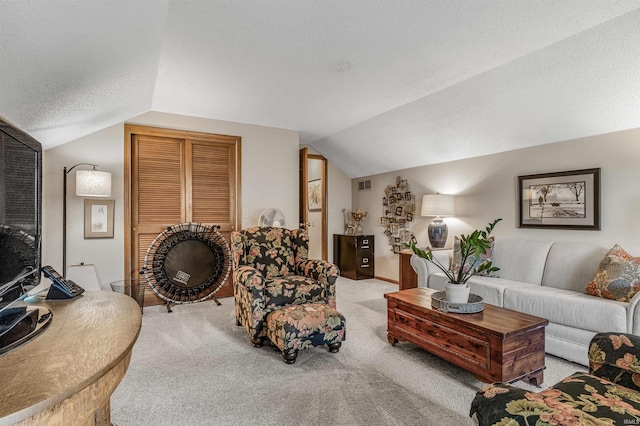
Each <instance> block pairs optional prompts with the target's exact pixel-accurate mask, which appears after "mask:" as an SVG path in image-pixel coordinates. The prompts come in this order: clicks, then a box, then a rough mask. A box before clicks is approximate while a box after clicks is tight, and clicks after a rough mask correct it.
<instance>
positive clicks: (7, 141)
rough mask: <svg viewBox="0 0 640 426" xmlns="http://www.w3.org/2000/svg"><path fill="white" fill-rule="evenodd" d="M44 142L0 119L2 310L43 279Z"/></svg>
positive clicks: (0, 305) (0, 299)
mask: <svg viewBox="0 0 640 426" xmlns="http://www.w3.org/2000/svg"><path fill="white" fill-rule="evenodd" d="M41 233H42V145H41V144H40V142H38V141H37V140H35V139H33V138H32V137H31V136H29V135H28V134H26V133H25V132H22V131H20V130H19V129H17V128H15V127H13V126H12V125H10V124H9V123H7V122H5V121H3V120H0V309H1V308H2V307H3V306H6V305H7V304H8V303H11V302H12V301H14V300H15V299H17V298H19V297H20V296H22V295H23V294H24V293H25V292H26V291H28V290H30V289H31V288H33V287H35V286H36V285H38V283H39V282H40V266H41Z"/></svg>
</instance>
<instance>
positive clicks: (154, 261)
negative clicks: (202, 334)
mask: <svg viewBox="0 0 640 426" xmlns="http://www.w3.org/2000/svg"><path fill="white" fill-rule="evenodd" d="M219 228H220V227H219V226H217V225H201V224H199V223H181V224H178V225H174V226H171V227H169V228H167V229H166V230H165V231H163V232H162V233H160V234H159V235H158V236H157V237H156V238H155V239H154V240H153V242H152V243H151V245H150V246H149V248H148V249H147V254H146V255H145V257H144V265H143V272H144V275H145V277H146V278H147V282H148V283H149V287H151V289H152V290H153V292H154V293H155V294H157V295H158V297H160V298H161V299H163V300H166V301H167V302H170V303H193V302H200V301H203V300H206V299H209V298H211V297H213V295H214V294H215V293H216V292H217V291H218V290H219V289H220V287H222V285H223V284H224V283H225V281H226V280H227V278H228V277H229V273H230V272H231V250H230V249H229V244H228V243H227V241H226V240H225V239H224V237H223V236H222V235H221V234H220V232H218V229H219Z"/></svg>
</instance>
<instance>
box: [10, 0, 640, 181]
mask: <svg viewBox="0 0 640 426" xmlns="http://www.w3.org/2000/svg"><path fill="white" fill-rule="evenodd" d="M639 9H640V0H635V1H624V0H611V1H607V0H565V1H561V2H560V1H557V0H529V1H526V0H520V1H513V0H493V1H488V0H439V1H427V0H416V1H409V0H406V1H396V0H386V1H385V0H380V1H373V0H367V1H358V0H349V1H345V0H287V1H285V0H281V1H278V0H274V1H261V0H252V1H249V0H228V1H215V0H214V1H197V0H183V1H158V0H153V1H143V0H137V1H97V0H84V1H82V0H79V1H67V0H65V1H61V0H46V1H44V0H40V1H39V0H30V1H26V0H25V1H3V2H0V117H4V118H5V119H6V120H8V121H10V122H12V123H14V124H15V125H17V126H19V127H21V128H23V129H24V130H26V131H28V132H29V133H31V134H32V135H33V136H34V137H35V138H37V139H38V140H40V141H41V142H43V145H44V146H45V148H50V147H53V146H56V145H59V144H62V143H66V142H68V141H71V140H74V139H76V138H78V137H81V136H84V135H87V134H90V133H92V132H94V131H97V130H100V129H102V128H104V127H107V126H110V125H113V124H116V123H118V122H121V121H124V120H127V119H129V118H132V117H134V116H136V115H138V114H141V113H144V112H146V111H150V110H155V111H164V112H170V113H176V114H185V115H193V116H198V117H207V118H214V119H220V120H230V121H237V122H243V123H251V124H258V125H265V126H272V127H281V128H287V129H293V130H298V131H299V132H300V140H301V143H307V144H310V145H311V146H313V147H314V148H315V149H316V150H317V151H319V152H321V153H322V154H323V155H325V156H326V157H327V158H328V159H329V160H330V161H332V162H333V163H334V164H335V165H336V166H338V167H339V168H341V169H342V170H343V171H345V172H346V173H347V174H348V175H349V176H351V177H360V176H366V175H371V174H376V173H381V172H386V171H392V170H399V169H403V168H407V167H413V166H419V165H424V164H431V163H437V162H443V161H450V160H455V159H459V158H467V157H471V156H477V155H484V154H489V153H494V152H500V151H505V150H510V149H517V148H520V147H525V146H532V145H536V144H542V143H549V142H555V141H559V140H564V139H571V138H577V137H581V136H587V135H593V134H601V133H606V132H611V131H616V130H623V129H629V128H636V127H640V10H639Z"/></svg>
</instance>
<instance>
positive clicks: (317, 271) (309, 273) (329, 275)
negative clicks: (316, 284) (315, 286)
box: [296, 259, 340, 308]
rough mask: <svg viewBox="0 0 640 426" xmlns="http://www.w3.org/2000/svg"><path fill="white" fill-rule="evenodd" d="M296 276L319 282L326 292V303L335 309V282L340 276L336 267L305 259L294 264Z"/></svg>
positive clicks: (321, 261) (328, 263)
mask: <svg viewBox="0 0 640 426" xmlns="http://www.w3.org/2000/svg"><path fill="white" fill-rule="evenodd" d="M296 271H297V273H298V275H302V276H305V277H309V278H313V279H314V280H318V281H320V282H321V283H322V284H323V285H324V287H325V291H326V297H327V303H328V304H329V306H331V307H332V308H335V307H336V280H337V279H338V276H339V275H340V270H339V269H338V267H337V266H336V265H335V264H334V263H331V262H327V261H326V260H318V259H305V260H302V261H300V262H298V263H297V264H296Z"/></svg>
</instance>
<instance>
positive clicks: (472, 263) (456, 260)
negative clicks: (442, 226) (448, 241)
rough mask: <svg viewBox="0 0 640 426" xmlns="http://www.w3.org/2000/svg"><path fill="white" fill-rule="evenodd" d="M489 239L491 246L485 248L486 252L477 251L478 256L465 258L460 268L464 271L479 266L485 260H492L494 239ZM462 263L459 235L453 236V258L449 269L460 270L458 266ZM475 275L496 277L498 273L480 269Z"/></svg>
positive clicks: (455, 271)
mask: <svg viewBox="0 0 640 426" xmlns="http://www.w3.org/2000/svg"><path fill="white" fill-rule="evenodd" d="M489 241H491V246H490V247H489V248H488V249H487V252H486V253H485V254H482V253H479V254H478V257H476V256H475V255H473V256H471V257H469V258H467V261H466V262H465V263H464V267H463V268H462V270H463V271H464V272H466V271H468V270H470V269H472V268H479V267H480V265H482V264H484V263H487V262H493V249H494V244H495V239H494V238H493V237H489ZM461 265H462V250H461V248H460V237H454V239H453V259H452V260H451V268H450V269H451V271H453V272H454V273H456V274H457V273H458V271H459V270H460V266H461ZM477 275H484V276H491V277H497V276H498V273H497V272H486V271H482V272H480V273H479V274H477Z"/></svg>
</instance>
